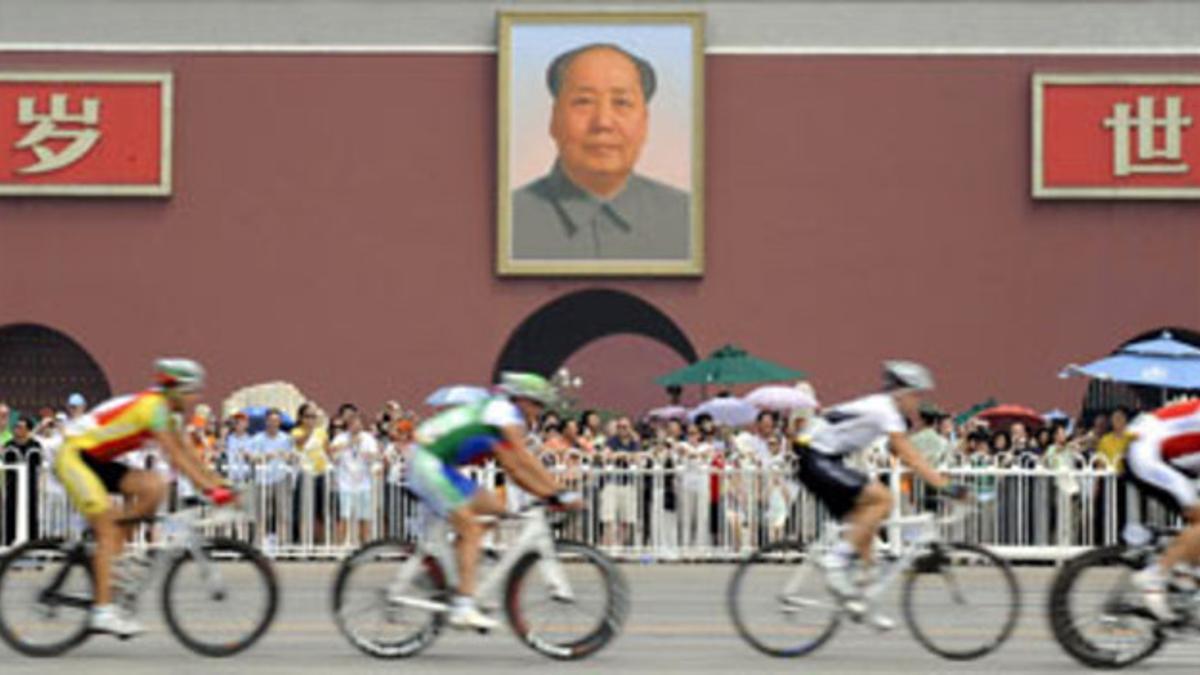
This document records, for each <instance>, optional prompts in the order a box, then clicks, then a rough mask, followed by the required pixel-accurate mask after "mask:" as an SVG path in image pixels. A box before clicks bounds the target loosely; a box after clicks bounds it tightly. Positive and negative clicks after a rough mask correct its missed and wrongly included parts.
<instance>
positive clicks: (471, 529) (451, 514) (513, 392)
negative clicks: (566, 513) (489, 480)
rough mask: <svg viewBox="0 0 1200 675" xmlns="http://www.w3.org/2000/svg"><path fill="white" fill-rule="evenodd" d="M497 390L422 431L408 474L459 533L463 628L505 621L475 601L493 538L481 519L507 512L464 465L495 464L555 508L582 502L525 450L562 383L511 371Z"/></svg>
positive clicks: (458, 611) (453, 613) (455, 616)
mask: <svg viewBox="0 0 1200 675" xmlns="http://www.w3.org/2000/svg"><path fill="white" fill-rule="evenodd" d="M496 392H497V393H496V395H495V396H493V397H491V398H488V399H486V400H483V401H480V402H479V403H472V404H469V405H463V406H459V407H457V408H452V409H450V410H448V411H446V412H443V413H441V414H439V415H436V416H434V417H432V418H430V419H429V420H427V421H425V422H424V423H422V424H421V425H420V426H418V427H417V430H416V436H415V438H416V442H417V445H418V447H417V448H416V449H415V450H414V452H413V454H412V458H411V463H410V465H409V469H408V486H409V488H410V489H412V491H413V492H415V493H416V494H417V496H418V497H420V498H421V501H422V502H424V503H425V504H426V505H428V506H429V507H430V508H431V509H432V510H433V512H434V513H435V514H437V515H438V516H440V517H443V518H446V519H447V520H449V521H450V524H451V525H452V526H453V527H454V531H455V532H457V533H458V540H457V543H456V548H455V554H456V557H457V560H458V572H459V583H458V589H457V595H456V596H455V598H454V601H453V602H452V604H451V610H450V615H449V617H448V621H449V623H450V625H452V626H456V627H459V628H475V629H480V630H490V629H492V628H495V627H496V626H497V625H498V624H499V622H498V621H496V620H495V619H492V618H490V617H488V616H486V615H484V614H483V613H481V612H480V611H479V609H478V608H477V607H476V606H475V601H474V599H473V596H474V593H475V571H476V568H477V567H478V563H479V551H480V546H481V544H482V540H483V535H484V533H485V527H484V525H482V524H481V523H480V522H479V517H480V516H496V515H501V514H503V513H504V511H505V509H504V504H503V502H501V501H500V499H499V498H498V497H497V496H496V494H495V493H493V492H492V491H491V490H488V489H486V488H483V487H481V486H479V485H477V484H475V482H474V481H472V480H471V479H470V478H468V477H466V476H465V475H463V474H462V473H461V472H460V471H459V470H458V467H460V466H463V465H469V464H479V463H482V462H484V461H486V460H488V459H495V460H496V463H497V464H499V465H500V467H501V468H502V469H504V472H505V474H506V475H507V477H508V479H509V480H511V481H513V482H515V483H516V484H517V485H519V486H520V487H522V488H524V489H525V490H526V491H528V492H530V493H532V494H534V495H536V496H539V497H541V498H543V499H547V500H549V501H550V502H551V503H557V504H561V505H563V506H568V507H578V506H580V505H581V501H580V497H579V495H578V494H576V493H572V492H566V491H563V490H562V489H561V488H560V487H559V485H558V483H557V481H555V479H554V477H553V476H552V475H550V472H549V471H547V470H546V468H545V467H543V466H542V465H541V463H540V462H538V461H537V459H536V458H535V457H534V456H533V454H532V453H531V452H529V451H528V450H527V449H526V447H525V435H526V433H527V429H528V425H530V424H531V423H532V422H533V421H535V420H536V419H537V418H538V416H539V415H540V414H541V412H542V410H543V409H544V408H545V406H546V405H548V404H550V403H553V402H554V400H555V398H556V392H555V390H554V386H553V385H551V384H550V383H549V382H548V381H547V380H546V378H544V377H542V376H540V375H536V374H534V373H503V374H502V375H501V379H500V384H499V386H498V387H497V388H496Z"/></svg>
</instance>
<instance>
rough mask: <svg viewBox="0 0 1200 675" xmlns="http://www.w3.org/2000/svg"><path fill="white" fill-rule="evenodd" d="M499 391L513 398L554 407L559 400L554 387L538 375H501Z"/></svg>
mask: <svg viewBox="0 0 1200 675" xmlns="http://www.w3.org/2000/svg"><path fill="white" fill-rule="evenodd" d="M497 389H499V390H500V391H502V392H504V393H505V394H508V395H509V396H510V397H511V398H524V399H528V400H530V401H535V402H537V403H540V404H542V405H553V404H554V402H555V401H556V400H557V399H558V392H557V391H555V389H554V385H552V384H550V381H549V380H547V379H546V378H544V377H542V376H541V375H538V374H537V373H517V372H512V371H507V372H503V373H500V385H499V386H498V387H497Z"/></svg>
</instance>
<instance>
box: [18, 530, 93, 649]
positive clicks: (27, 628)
mask: <svg viewBox="0 0 1200 675" xmlns="http://www.w3.org/2000/svg"><path fill="white" fill-rule="evenodd" d="M93 585H94V582H93V579H92V568H91V565H90V563H89V562H88V560H87V558H86V557H84V556H83V555H82V553H81V552H79V551H76V550H75V549H73V548H68V547H67V545H66V544H65V543H64V542H63V541H62V540H59V539H41V540H38V541H31V542H28V543H26V544H24V545H22V546H19V547H17V548H16V549H14V550H13V551H11V552H10V553H9V554H8V555H7V556H6V557H4V558H3V560H0V638H3V639H4V641H5V642H6V643H8V646H10V647H12V648H13V649H15V650H17V651H18V652H21V653H22V654H25V655H27V656H57V655H59V654H62V653H63V652H65V651H67V650H68V649H71V648H72V647H75V646H76V645H78V644H79V643H81V642H83V641H84V640H86V639H87V637H88V612H89V610H90V609H91V607H92V597H93V596H92V593H93Z"/></svg>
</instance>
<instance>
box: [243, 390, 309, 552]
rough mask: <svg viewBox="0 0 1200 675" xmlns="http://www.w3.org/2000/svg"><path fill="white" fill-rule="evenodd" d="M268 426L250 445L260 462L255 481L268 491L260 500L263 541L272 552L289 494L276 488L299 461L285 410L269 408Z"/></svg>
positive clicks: (254, 455)
mask: <svg viewBox="0 0 1200 675" xmlns="http://www.w3.org/2000/svg"><path fill="white" fill-rule="evenodd" d="M266 425H267V426H266V428H265V429H263V430H262V431H260V432H258V434H256V435H255V436H254V441H253V443H252V444H251V447H252V450H251V452H252V453H253V458H254V462H255V464H256V465H257V469H258V470H257V472H256V474H255V477H256V479H257V480H256V482H257V483H258V484H259V485H260V486H261V487H260V489H262V490H263V491H264V492H265V495H264V498H263V499H261V500H260V501H259V503H261V504H263V506H264V509H263V513H261V514H259V515H260V522H261V521H263V520H265V521H266V531H267V539H266V542H265V544H264V547H265V548H266V550H267V552H268V553H272V552H273V551H274V549H275V545H276V533H277V532H278V531H279V529H280V528H279V522H278V520H279V517H280V514H282V513H284V512H285V511H284V509H281V508H280V507H281V506H282V502H283V501H284V500H285V499H286V498H287V497H288V496H289V495H290V491H289V490H286V489H274V488H275V487H276V486H278V485H280V484H282V483H283V482H284V481H285V480H286V479H287V476H288V474H289V473H290V468H289V464H290V463H294V462H296V461H297V460H298V459H299V457H298V455H297V454H296V444H295V442H294V441H292V436H291V434H288V433H287V432H285V431H284V430H283V413H281V412H279V411H278V410H276V409H274V408H272V409H270V410H268V411H267V420H266Z"/></svg>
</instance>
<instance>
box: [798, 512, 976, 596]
mask: <svg viewBox="0 0 1200 675" xmlns="http://www.w3.org/2000/svg"><path fill="white" fill-rule="evenodd" d="M969 513H970V509H968V508H964V507H955V508H952V509H951V512H950V514H949V515H947V516H943V517H938V516H936V515H934V514H932V513H921V514H917V515H913V516H901V517H899V518H889V519H888V520H886V521H884V522H883V523H882V525H881V528H890V529H891V531H898V532H900V533H901V537H900V541H899V542H897V544H896V547H895V548H897V549H898V552H895V553H893V552H892V551H891V550H890V549H891V548H892V547H889V546H886V545H884V544H883V543H882V542H881V541H880V540H879V539H878V538H876V540H875V550H876V553H877V555H882V556H883V557H884V558H886V560H887V562H886V563H877V564H879V565H880V568H881V570H882V572H881V574H880V575H879V577H878V578H877V579H876V580H875V582H874V583H872V584H871V585H869V586H867V587H866V588H864V589H863V593H862V599H863V601H864V602H866V603H867V604H868V605H874V604H875V600H877V599H878V598H879V596H881V595H882V594H883V593H884V591H886V590H887V589H888V588H889V587H890V586H891V584H892V582H894V581H895V580H896V579H897V578H898V577H899V576H900V575H901V574H902V573H904V572H906V571H908V570H910V569H912V567H913V564H914V563H915V562H916V561H917V560H918V559H919V558H922V557H924V556H925V555H927V554H929V553H931V552H935V551H936V550H937V549H938V547H939V546H940V544H941V543H942V534H941V528H942V527H944V526H948V525H953V524H956V523H958V522H961V521H962V520H963V519H965V518H966V517H967V516H968V515H969ZM847 529H848V527H847V526H845V525H843V524H841V523H839V522H836V521H833V522H831V523H830V525H829V527H826V528H825V532H824V534H823V535H822V536H821V538H820V539H818V540H817V542H815V543H814V545H813V546H812V547H811V549H810V550H811V551H812V552H811V553H810V554H809V555H807V556H806V557H805V561H804V562H805V563H808V562H811V561H814V560H815V558H816V557H817V555H819V553H822V552H824V551H827V550H829V549H830V548H831V547H832V546H833V545H834V544H835V543H836V542H837V541H838V540H839V539H840V538H841V535H842V534H843V533H844V532H845V531H846V530H847ZM910 532H911V533H913V534H915V536H911V537H910V536H909V533H910ZM812 567H814V568H816V570H817V572H818V573H819V574H822V575H823V574H824V570H823V569H822V568H821V567H820V565H819V564H814V565H812ZM809 569H810V566H809V565H808V564H801V565H800V566H799V567H798V568H797V569H796V573H795V574H793V575H792V576H791V577H790V578H789V579H788V582H787V583H786V584H784V587H783V596H784V597H785V598H789V601H790V602H795V600H792V599H790V598H791V597H792V596H794V594H795V592H796V589H798V588H800V587H801V586H802V584H803V583H804V582H805V581H806V580H807V578H808V574H809ZM955 593H958V589H955ZM804 604H805V605H808V606H812V607H817V606H823V605H825V604H826V603H821V602H815V601H806V602H805V603H804ZM828 607H829V608H830V609H835V608H836V609H842V606H841V605H828Z"/></svg>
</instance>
